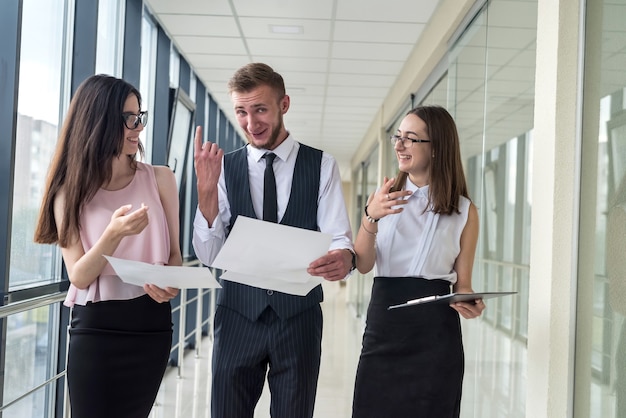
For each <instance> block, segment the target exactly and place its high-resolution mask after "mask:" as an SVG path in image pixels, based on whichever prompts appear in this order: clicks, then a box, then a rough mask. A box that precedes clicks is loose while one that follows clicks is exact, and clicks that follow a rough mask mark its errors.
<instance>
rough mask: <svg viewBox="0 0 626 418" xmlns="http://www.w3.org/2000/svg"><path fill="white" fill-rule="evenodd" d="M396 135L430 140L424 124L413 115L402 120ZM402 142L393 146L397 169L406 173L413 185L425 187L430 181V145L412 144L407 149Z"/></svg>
mask: <svg viewBox="0 0 626 418" xmlns="http://www.w3.org/2000/svg"><path fill="white" fill-rule="evenodd" d="M396 135H398V136H401V137H406V138H411V139H426V140H429V139H431V138H430V137H429V135H428V128H427V126H426V123H425V122H424V121H423V120H422V119H420V118H419V117H418V116H417V115H415V114H408V115H407V116H405V117H404V119H402V122H401V123H400V126H399V127H398V130H397V131H396ZM402 142H403V141H397V142H396V144H395V146H394V150H395V152H396V157H397V159H398V169H399V170H400V171H404V172H405V173H408V174H409V178H410V179H411V181H412V182H413V183H414V184H416V185H418V186H425V185H426V184H428V183H429V181H430V164H431V162H432V148H431V143H430V142H413V143H412V144H411V146H410V147H408V148H407V147H405V146H404V145H403V144H402Z"/></svg>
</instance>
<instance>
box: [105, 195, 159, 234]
mask: <svg viewBox="0 0 626 418" xmlns="http://www.w3.org/2000/svg"><path fill="white" fill-rule="evenodd" d="M131 209H132V205H124V206H122V207H120V208H118V209H117V210H116V211H115V212H113V215H111V222H110V223H109V228H110V229H111V230H112V232H114V233H116V234H117V235H119V236H120V237H127V236H129V235H137V234H139V233H140V232H141V231H143V230H144V228H145V227H146V226H148V222H149V218H148V207H147V206H145V205H144V204H143V203H142V204H141V207H140V208H139V209H137V210H135V211H134V212H131Z"/></svg>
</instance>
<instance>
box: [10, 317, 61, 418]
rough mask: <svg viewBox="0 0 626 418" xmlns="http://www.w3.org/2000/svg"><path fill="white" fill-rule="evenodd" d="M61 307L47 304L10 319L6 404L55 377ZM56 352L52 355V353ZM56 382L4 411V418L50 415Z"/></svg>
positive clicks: (34, 417) (37, 417)
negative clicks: (56, 342)
mask: <svg viewBox="0 0 626 418" xmlns="http://www.w3.org/2000/svg"><path fill="white" fill-rule="evenodd" d="M55 312H57V310H54V309H50V306H44V307H41V308H37V309H34V310H30V311H27V312H22V313H19V314H15V315H11V316H9V317H8V318H7V335H6V359H5V375H4V379H5V380H4V382H5V384H4V397H3V402H4V404H5V405H6V404H8V403H10V402H12V401H14V400H15V399H17V398H19V397H21V396H22V395H24V394H25V393H28V392H30V391H32V390H33V389H35V388H36V387H37V386H39V385H40V384H42V383H43V382H45V381H46V380H48V379H50V378H51V377H53V376H54V374H55V372H54V371H55V370H56V361H55V359H56V355H55V353H56V352H57V347H56V344H55V342H54V341H55V339H54V338H53V335H54V334H53V333H52V332H53V330H54V329H57V327H56V326H55V324H57V323H58V321H59V318H58V315H56V314H55ZM51 354H52V355H51ZM55 388H56V385H55V384H50V385H46V386H44V387H43V388H41V389H39V390H37V391H34V392H33V393H31V394H29V395H27V396H26V397H25V398H23V399H22V400H20V401H18V402H16V403H15V404H13V405H11V406H10V407H8V408H7V409H6V410H5V411H3V413H2V414H3V415H2V416H3V417H30V418H39V417H41V418H44V417H48V416H50V413H49V411H50V410H52V405H53V401H54V397H55V396H54V394H55Z"/></svg>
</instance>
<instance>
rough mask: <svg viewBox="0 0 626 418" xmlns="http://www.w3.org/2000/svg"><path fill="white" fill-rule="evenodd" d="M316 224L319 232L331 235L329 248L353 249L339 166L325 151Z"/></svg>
mask: <svg viewBox="0 0 626 418" xmlns="http://www.w3.org/2000/svg"><path fill="white" fill-rule="evenodd" d="M317 224H318V226H319V228H320V231H321V232H324V233H326V234H330V235H332V237H333V239H332V242H331V244H330V250H337V249H341V248H347V249H350V250H354V246H353V244H352V229H351V227H350V219H349V217H348V211H347V210H346V203H345V200H344V198H343V189H342V186H341V176H340V174H339V167H338V165H337V162H336V161H335V159H334V157H332V156H331V155H330V154H327V153H325V152H324V153H323V154H322V167H321V173H320V190H319V195H318V209H317Z"/></svg>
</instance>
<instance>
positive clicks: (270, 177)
mask: <svg viewBox="0 0 626 418" xmlns="http://www.w3.org/2000/svg"><path fill="white" fill-rule="evenodd" d="M263 158H265V177H264V182H263V220H264V221H269V222H274V223H278V203H277V202H276V177H274V167H273V165H272V164H273V163H274V158H276V154H274V153H273V152H268V153H266V154H265V155H263Z"/></svg>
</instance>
